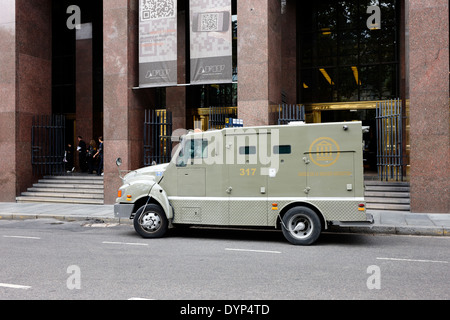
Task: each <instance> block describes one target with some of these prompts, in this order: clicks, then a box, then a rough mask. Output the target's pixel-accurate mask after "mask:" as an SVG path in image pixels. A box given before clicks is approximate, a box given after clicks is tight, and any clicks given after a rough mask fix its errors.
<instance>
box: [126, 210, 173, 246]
mask: <svg viewBox="0 0 450 320" xmlns="http://www.w3.org/2000/svg"><path fill="white" fill-rule="evenodd" d="M133 224H134V230H136V232H137V233H138V234H139V235H140V236H142V237H143V238H160V237H162V236H164V234H165V233H166V231H167V226H168V222H167V218H166V215H165V213H164V211H163V210H162V209H161V207H160V206H158V205H156V204H148V205H144V206H142V207H141V208H139V210H138V211H137V212H136V214H135V215H134V221H133Z"/></svg>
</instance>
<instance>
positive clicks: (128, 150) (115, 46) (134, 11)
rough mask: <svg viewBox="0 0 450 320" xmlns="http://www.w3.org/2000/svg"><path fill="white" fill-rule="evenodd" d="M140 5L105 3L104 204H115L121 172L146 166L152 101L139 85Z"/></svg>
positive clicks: (122, 0)
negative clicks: (146, 123) (146, 122)
mask: <svg viewBox="0 0 450 320" xmlns="http://www.w3.org/2000/svg"><path fill="white" fill-rule="evenodd" d="M138 5H139V2H138V1H128V0H116V1H110V0H103V17H104V21H103V57H104V58H103V68H104V69H103V70H104V71H103V72H104V75H103V95H104V106H103V114H104V116H103V119H104V120H103V121H104V123H103V128H104V129H103V138H104V146H105V153H104V186H105V204H113V203H114V201H115V198H116V196H117V190H118V188H119V187H120V185H121V180H120V178H119V175H118V171H117V167H116V165H115V160H116V158H118V157H121V158H122V160H123V165H122V167H121V170H134V169H138V168H140V167H142V165H143V143H142V139H143V138H142V137H143V134H142V132H143V125H144V107H145V106H146V105H147V102H148V101H149V99H150V96H151V95H150V94H149V93H148V92H146V91H145V90H133V88H134V87H136V86H137V85H138V77H137V75H138V52H137V50H138V45H137V41H138V40H137V35H138Z"/></svg>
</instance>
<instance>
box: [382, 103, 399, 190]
mask: <svg viewBox="0 0 450 320" xmlns="http://www.w3.org/2000/svg"><path fill="white" fill-rule="evenodd" d="M402 126H403V122H402V103H401V101H400V99H396V100H388V101H381V102H377V108H376V131H377V168H378V177H379V178H380V180H381V181H383V180H384V181H389V180H395V181H403V178H404V177H403V169H404V159H403V140H404V139H403V127H402Z"/></svg>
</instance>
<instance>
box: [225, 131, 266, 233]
mask: <svg viewBox="0 0 450 320" xmlns="http://www.w3.org/2000/svg"><path fill="white" fill-rule="evenodd" d="M266 135H267V134H266ZM225 138H226V139H225V144H226V148H225V153H226V162H227V169H228V186H227V187H226V192H227V193H228V196H229V219H230V225H247V226H266V225H267V201H268V200H267V183H268V175H267V172H266V171H265V168H263V167H262V166H261V163H260V161H259V160H260V159H259V152H260V148H261V141H262V140H264V141H266V140H267V139H262V136H260V134H259V132H258V131H257V130H255V129H245V130H235V131H231V132H227V133H226V137H225ZM265 138H267V137H265ZM263 143H265V142H263ZM264 147H266V146H264Z"/></svg>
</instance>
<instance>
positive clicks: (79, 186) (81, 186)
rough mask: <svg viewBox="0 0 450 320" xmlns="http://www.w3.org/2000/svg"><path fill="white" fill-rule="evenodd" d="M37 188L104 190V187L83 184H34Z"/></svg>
mask: <svg viewBox="0 0 450 320" xmlns="http://www.w3.org/2000/svg"><path fill="white" fill-rule="evenodd" d="M33 187H35V188H56V187H57V188H61V189H99V190H101V189H103V185H98V184H81V183H75V184H72V183H70V184H69V183H60V184H55V183H35V184H33Z"/></svg>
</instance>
